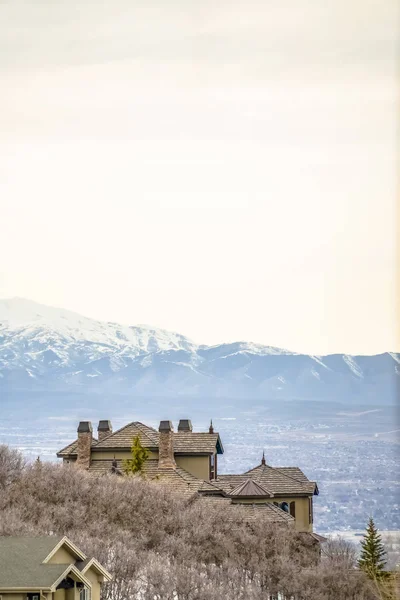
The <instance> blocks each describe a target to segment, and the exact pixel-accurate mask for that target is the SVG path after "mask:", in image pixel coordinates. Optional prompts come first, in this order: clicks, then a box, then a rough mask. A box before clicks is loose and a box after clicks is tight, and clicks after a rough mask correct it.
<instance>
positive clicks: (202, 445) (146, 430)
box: [57, 421, 224, 458]
mask: <svg viewBox="0 0 400 600" xmlns="http://www.w3.org/2000/svg"><path fill="white" fill-rule="evenodd" d="M136 436H139V439H140V443H141V444H142V446H143V447H144V448H153V449H156V448H158V440H159V433H158V431H156V430H155V429H153V427H149V426H148V425H145V424H144V423H140V422H139V421H134V422H132V423H128V424H127V425H125V426H124V427H122V428H121V429H118V430H117V431H115V432H114V433H111V434H110V435H108V436H107V437H106V438H104V439H102V440H101V441H97V440H95V439H94V438H93V443H92V448H93V449H94V450H95V451H96V452H97V451H101V450H106V449H110V448H112V449H114V448H120V449H122V448H123V449H129V448H130V447H131V446H132V440H133V439H134V438H135V437H136ZM173 436H174V452H175V453H176V454H212V453H214V452H215V450H216V449H217V452H218V454H222V453H223V451H224V450H223V447H222V443H221V439H220V437H219V434H218V433H204V432H190V431H178V432H174V434H173ZM77 445H78V440H75V441H74V442H72V443H71V444H69V445H68V446H66V447H65V448H63V449H62V450H60V451H59V452H57V456H58V457H59V458H66V457H68V456H76V453H77Z"/></svg>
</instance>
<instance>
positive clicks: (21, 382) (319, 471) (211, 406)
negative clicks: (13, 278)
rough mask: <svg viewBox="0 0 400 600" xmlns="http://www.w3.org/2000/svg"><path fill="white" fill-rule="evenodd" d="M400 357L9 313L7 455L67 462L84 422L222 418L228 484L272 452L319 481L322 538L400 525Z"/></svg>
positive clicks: (3, 307) (0, 353)
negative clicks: (369, 526) (10, 450)
mask: <svg viewBox="0 0 400 600" xmlns="http://www.w3.org/2000/svg"><path fill="white" fill-rule="evenodd" d="M399 372H400V355H399V354H398V353H394V352H392V353H390V352H388V353H385V354H380V355H376V356H349V355H346V354H336V355H330V356H324V357H321V356H310V355H302V354H298V353H294V352H290V351H287V350H280V349H278V348H271V347H268V346H262V345H259V344H254V343H247V342H237V343H233V344H221V345H218V346H204V345H197V344H196V343H195V342H192V341H191V340H189V339H187V338H186V337H184V336H182V335H180V334H177V333H171V332H167V331H164V330H160V329H156V328H151V327H141V326H132V327H128V326H122V325H118V324H115V323H103V322H99V321H95V320H92V319H89V318H86V317H82V316H80V315H77V314H75V313H71V312H69V311H64V310H61V309H56V308H51V307H46V306H42V305H40V304H37V303H34V302H30V301H28V300H22V299H12V300H1V301H0V395H1V399H2V400H1V402H2V421H1V423H0V443H8V444H10V445H12V446H15V447H18V448H20V449H21V450H23V452H24V453H25V454H27V455H29V456H30V457H32V458H36V456H38V455H40V456H41V458H42V459H44V460H56V458H55V453H56V451H57V450H58V449H59V448H60V447H62V446H63V444H64V442H65V444H67V443H68V441H70V439H71V432H72V431H73V428H74V427H75V426H76V422H77V421H79V420H81V419H88V420H92V421H94V422H95V421H96V420H98V419H111V420H112V421H113V424H114V426H115V427H118V426H121V425H122V424H124V423H126V422H129V421H134V420H135V421H136V420H138V421H145V422H148V423H149V424H150V425H152V426H157V423H158V422H159V420H160V418H165V419H172V420H178V419H180V418H191V419H192V421H193V426H194V429H195V431H196V430H197V431H205V430H206V428H207V427H208V425H209V419H210V418H211V417H212V418H213V422H214V425H215V428H216V430H218V431H219V432H220V434H221V437H222V438H223V441H224V447H225V454H224V456H223V457H221V460H220V463H219V469H220V472H226V473H232V472H234V471H236V470H240V471H245V470H247V469H249V468H251V467H253V466H254V464H258V463H259V462H260V459H261V455H262V452H263V451H265V455H266V458H267V462H268V464H271V465H272V466H289V465H293V464H295V465H298V466H299V467H300V468H301V469H302V470H303V471H304V472H305V474H306V475H307V477H309V479H311V480H316V481H318V486H319V490H320V495H319V497H318V498H317V499H316V500H315V522H316V527H317V529H318V531H321V532H329V531H337V530H350V529H354V530H356V529H357V530H358V529H363V528H364V526H365V523H366V520H367V518H368V517H369V515H373V516H374V518H375V520H376V523H377V525H378V526H379V527H380V528H381V529H388V530H393V529H397V528H399V527H400V521H399V517H398V497H399V479H400V478H399V468H398V465H397V462H398V461H397V454H398V441H399V436H398V433H399V431H398V427H397V426H396V423H397V415H396V399H397V393H396V392H397V386H398V382H399Z"/></svg>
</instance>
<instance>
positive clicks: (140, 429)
mask: <svg viewBox="0 0 400 600" xmlns="http://www.w3.org/2000/svg"><path fill="white" fill-rule="evenodd" d="M136 436H139V439H140V443H141V444H142V446H144V447H145V448H157V447H158V431H156V430H155V429H153V427H148V426H147V425H144V423H140V422H139V421H134V422H133V423H128V424H127V425H125V426H124V427H121V429H118V430H117V431H114V433H112V434H111V435H108V436H107V437H106V438H104V439H103V440H101V441H100V442H98V444H96V447H97V448H99V449H100V448H130V447H131V446H132V439H133V438H135V437H136Z"/></svg>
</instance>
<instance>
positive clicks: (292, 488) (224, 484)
mask: <svg viewBox="0 0 400 600" xmlns="http://www.w3.org/2000/svg"><path fill="white" fill-rule="evenodd" d="M289 472H290V474H289ZM292 474H294V475H295V477H294V476H292ZM247 479H251V480H253V481H254V482H256V483H257V484H259V485H261V486H262V487H263V488H265V489H266V490H268V492H270V493H272V494H273V495H274V496H282V495H285V496H290V495H307V496H309V495H312V494H314V493H318V488H317V487H316V484H315V482H313V481H309V480H308V479H307V478H306V476H305V475H304V473H302V471H300V469H297V468H296V467H287V468H279V469H275V468H273V467H270V466H269V465H263V464H261V465H259V466H258V467H255V468H254V469H251V470H250V471H247V473H243V475H219V476H218V479H217V480H216V485H218V486H219V487H220V488H221V489H222V490H224V492H225V493H226V494H228V495H229V496H230V495H231V494H232V492H233V491H234V490H235V488H237V487H238V486H240V485H241V484H243V482H245V481H246V480H247Z"/></svg>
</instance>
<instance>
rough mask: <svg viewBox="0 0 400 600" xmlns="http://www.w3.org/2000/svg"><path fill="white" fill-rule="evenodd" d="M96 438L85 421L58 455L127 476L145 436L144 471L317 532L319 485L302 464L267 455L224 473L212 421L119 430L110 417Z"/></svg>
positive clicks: (179, 488) (192, 492) (185, 492)
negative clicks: (281, 463)
mask: <svg viewBox="0 0 400 600" xmlns="http://www.w3.org/2000/svg"><path fill="white" fill-rule="evenodd" d="M97 433H98V436H97V438H95V437H94V436H93V429H92V425H91V423H90V422H89V421H81V422H80V423H79V426H78V438H77V439H76V440H75V441H73V442H72V443H71V444H69V445H68V446H66V447H65V448H63V449H62V450H60V451H59V452H58V453H57V456H58V457H59V458H62V460H63V462H64V463H74V464H76V465H77V466H78V467H80V468H83V469H86V470H87V471H88V472H89V473H91V474H93V475H94V476H101V475H104V474H106V473H115V474H116V475H123V461H124V459H129V458H130V457H131V451H130V448H131V445H132V440H133V439H134V438H135V437H136V436H139V439H140V442H141V444H142V446H144V447H145V448H147V449H148V451H149V457H148V460H147V461H146V463H145V465H144V469H143V472H144V475H145V476H146V477H148V478H149V479H154V480H156V481H158V482H160V483H162V484H164V485H167V486H168V487H170V488H171V489H172V490H174V491H175V492H177V493H178V494H180V495H181V496H183V497H185V498H193V497H195V498H198V499H203V501H207V502H224V504H225V505H226V507H227V508H228V507H229V506H234V505H240V506H242V507H243V509H245V514H246V515H247V518H248V519H249V520H254V519H255V518H257V515H259V514H261V512H262V514H263V515H265V517H266V518H267V519H268V520H270V521H272V522H275V523H281V524H285V525H288V526H291V527H294V528H295V529H296V530H297V531H299V532H307V533H310V534H312V535H313V537H314V538H315V540H317V541H321V539H322V538H321V537H320V536H318V535H317V534H314V533H313V497H314V496H316V495H318V487H317V484H316V483H315V482H314V481H310V480H309V479H308V478H307V477H306V476H305V475H304V473H303V472H302V471H301V470H300V469H299V468H298V467H272V466H270V465H268V464H267V463H266V460H265V457H264V455H263V457H262V460H261V464H260V465H258V466H257V467H255V468H253V469H251V470H250V471H247V472H246V473H241V474H238V475H224V474H220V473H219V472H218V456H220V455H221V454H223V452H224V448H223V445H222V442H221V439H220V436H219V434H218V433H217V432H215V431H214V428H213V426H212V423H211V425H210V428H209V430H208V431H207V432H194V431H193V428H192V423H191V421H190V420H188V419H185V420H181V421H179V425H178V430H177V431H176V432H175V431H174V428H173V425H172V423H171V421H161V422H160V426H159V428H158V431H157V430H156V429H154V428H153V427H149V426H147V425H144V424H143V423H140V422H137V421H135V422H133V423H128V425H125V427H122V428H121V429H119V430H118V431H115V432H113V430H112V426H111V422H110V421H100V422H99V425H98V428H97Z"/></svg>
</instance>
